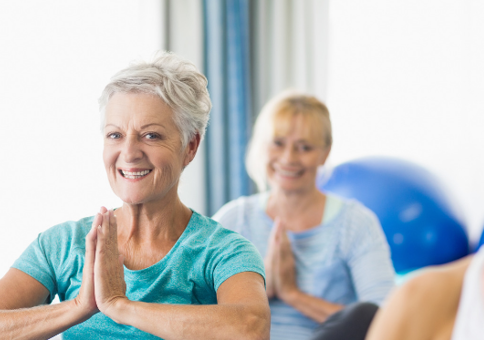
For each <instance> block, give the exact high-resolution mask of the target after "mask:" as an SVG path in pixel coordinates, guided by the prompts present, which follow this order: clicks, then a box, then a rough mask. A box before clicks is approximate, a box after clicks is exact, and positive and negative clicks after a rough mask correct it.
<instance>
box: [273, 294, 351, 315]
mask: <svg viewBox="0 0 484 340" xmlns="http://www.w3.org/2000/svg"><path fill="white" fill-rule="evenodd" d="M281 299H282V300H283V301H284V302H285V303H287V304H288V305H290V306H292V307H294V308H295V309H297V310H298V311H300V312H301V313H302V314H304V315H306V316H307V317H309V318H311V319H313V320H315V321H317V322H319V323H321V322H324V321H325V320H326V319H327V318H328V316H330V315H331V314H334V313H336V312H337V311H339V310H341V309H343V307H344V305H340V304H337V303H332V302H329V301H326V300H323V299H320V298H318V297H315V296H311V295H309V294H306V293H303V292H301V291H300V290H294V291H292V292H291V293H289V294H287V295H284V296H283V297H281Z"/></svg>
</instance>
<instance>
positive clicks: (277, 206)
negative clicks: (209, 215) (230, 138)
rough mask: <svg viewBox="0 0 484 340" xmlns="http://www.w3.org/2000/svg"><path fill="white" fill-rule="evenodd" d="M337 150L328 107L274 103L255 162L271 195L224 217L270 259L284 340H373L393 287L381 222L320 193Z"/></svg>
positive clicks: (276, 324)
mask: <svg viewBox="0 0 484 340" xmlns="http://www.w3.org/2000/svg"><path fill="white" fill-rule="evenodd" d="M331 144H332V134H331V122H330V119H329V112H328V110H327V108H326V106H325V105H324V104H323V103H321V102H320V101H319V100H317V99H316V98H314V97H312V96H308V95H304V94H297V93H284V94H282V95H281V96H279V97H276V98H274V99H273V100H272V101H270V102H269V103H268V104H267V105H266V106H265V107H264V108H263V109H262V111H261V113H260V115H259V117H258V118H257V121H256V123H255V127H254V135H253V137H252V140H251V142H250V145H249V150H248V155H247V170H248V172H249V175H250V176H251V177H252V179H253V180H254V181H255V182H256V183H257V185H258V188H259V190H260V191H262V193H259V194H256V195H253V196H250V197H241V198H239V199H237V200H235V201H233V202H230V203H228V204H227V205H225V206H224V207H222V209H220V211H219V212H217V213H216V214H215V216H214V219H215V220H217V221H219V222H220V223H221V224H222V225H223V226H224V227H226V228H228V229H231V230H234V231H237V232H239V233H240V234H241V235H243V236H245V237H246V238H248V239H249V240H250V241H252V242H253V243H254V244H255V246H256V247H257V249H258V250H259V252H260V253H261V255H262V256H263V257H264V258H265V269H266V280H267V295H268V297H269V299H270V301H269V303H270V307H271V317H272V325H271V338H272V339H274V340H283V339H288V340H289V339H290V340H298V339H301V340H303V339H309V338H311V337H313V338H315V339H352V340H354V339H363V338H364V337H365V333H366V331H367V329H368V326H369V323H370V321H371V319H372V317H373V315H374V313H375V311H376V308H377V307H376V306H375V305H374V304H379V303H381V302H382V301H383V299H384V298H385V297H386V295H387V294H388V292H389V291H390V290H391V289H392V287H393V282H394V281H393V280H394V279H393V278H394V270H393V266H392V263H391V260H390V252H389V246H388V244H387V242H386V239H385V236H384V234H383V231H382V229H381V226H380V224H379V222H378V220H377V218H376V217H375V215H374V214H373V213H372V212H371V211H369V210H368V209H366V208H365V207H363V206H362V205H361V204H359V203H357V202H355V201H345V200H342V199H340V198H338V197H336V196H333V195H327V194H323V193H321V192H320V191H319V190H318V189H317V187H316V175H317V171H318V168H319V167H320V166H322V165H323V164H324V163H325V161H326V159H327V157H328V155H329V152H330V150H331ZM267 187H269V188H270V189H269V190H268V191H267ZM358 301H360V302H371V303H373V304H353V303H355V302H358ZM350 304H352V305H351V306H350V307H348V308H345V306H348V305H350ZM337 312H338V313H337ZM322 323H323V324H322ZM320 324H322V326H320V327H318V326H319V325H320Z"/></svg>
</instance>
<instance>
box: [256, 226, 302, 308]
mask: <svg viewBox="0 0 484 340" xmlns="http://www.w3.org/2000/svg"><path fill="white" fill-rule="evenodd" d="M264 264H265V269H266V287H267V296H268V298H269V299H270V298H274V297H278V298H279V299H281V300H286V299H287V298H288V296H289V295H290V294H291V293H293V292H295V291H297V290H298V287H297V284H296V269H295V260H294V255H293V253H292V249H291V243H290V241H289V238H288V237H287V234H286V229H285V228H284V225H283V223H282V221H281V220H280V219H279V218H276V220H275V221H274V227H273V229H272V232H271V236H270V237H269V244H268V248H267V255H266V258H265V260H264Z"/></svg>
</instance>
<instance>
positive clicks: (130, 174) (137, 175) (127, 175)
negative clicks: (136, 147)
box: [121, 170, 151, 179]
mask: <svg viewBox="0 0 484 340" xmlns="http://www.w3.org/2000/svg"><path fill="white" fill-rule="evenodd" d="M150 172H151V170H143V171H137V172H136V171H135V172H130V171H124V170H121V173H122V174H123V176H124V177H125V178H129V179H137V178H141V177H143V176H146V175H147V174H149V173H150Z"/></svg>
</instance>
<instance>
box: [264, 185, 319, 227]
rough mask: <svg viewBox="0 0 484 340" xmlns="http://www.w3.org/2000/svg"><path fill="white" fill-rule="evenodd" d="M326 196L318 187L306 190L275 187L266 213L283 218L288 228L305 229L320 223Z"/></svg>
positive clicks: (272, 216)
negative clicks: (290, 190) (287, 189)
mask: <svg viewBox="0 0 484 340" xmlns="http://www.w3.org/2000/svg"><path fill="white" fill-rule="evenodd" d="M325 204H326V196H325V195H324V194H323V193H321V192H320V191H319V190H318V189H317V188H314V190H309V191H306V192H286V191H284V190H281V189H277V188H274V189H272V190H271V193H270V196H269V199H268V201H267V206H266V213H267V214H268V215H269V216H270V217H271V218H272V219H275V218H276V217H279V218H281V220H282V221H283V223H284V225H285V227H286V229H287V230H291V231H303V230H307V229H310V228H312V227H315V226H317V225H319V224H320V223H321V221H322V219H323V214H324V207H325Z"/></svg>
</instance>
